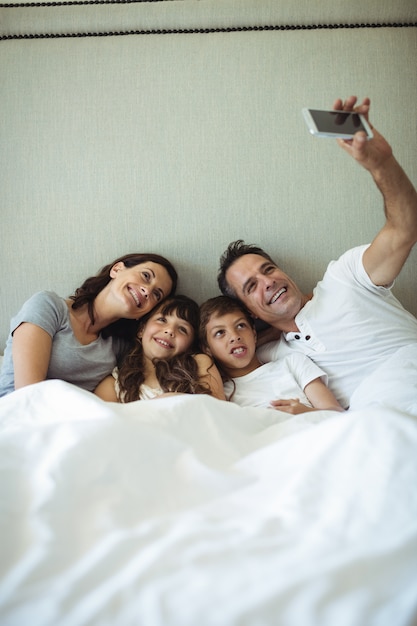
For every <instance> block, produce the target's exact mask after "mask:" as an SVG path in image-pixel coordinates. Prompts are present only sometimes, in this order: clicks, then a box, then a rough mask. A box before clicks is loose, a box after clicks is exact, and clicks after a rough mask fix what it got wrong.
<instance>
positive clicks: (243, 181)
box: [0, 0, 417, 351]
mask: <svg viewBox="0 0 417 626" xmlns="http://www.w3.org/2000/svg"><path fill="white" fill-rule="evenodd" d="M0 37H1V41H0V72H1V76H0V80H1V89H0V98H1V102H0V110H1V116H0V119H1V127H2V133H1V147H0V152H1V170H2V174H3V178H2V184H1V185H0V206H1V251H0V254H1V260H2V270H3V274H2V278H1V298H0V351H1V350H2V348H3V346H4V342H5V339H6V336H7V332H8V324H9V318H10V317H11V315H12V314H14V313H15V312H16V311H17V309H18V308H19V307H20V305H21V304H22V303H23V301H24V300H25V299H26V298H27V297H28V296H30V295H31V294H32V293H33V292H35V291H37V290H39V289H45V288H47V289H52V290H55V291H57V292H58V293H60V294H61V295H64V296H65V295H68V294H70V293H72V292H73V290H74V289H75V288H76V287H77V286H78V285H79V284H80V282H81V281H82V280H83V279H84V278H85V277H87V276H89V275H91V274H94V273H95V272H96V271H97V270H98V269H99V268H100V267H101V266H103V265H104V264H105V263H107V262H109V261H111V260H112V259H113V258H115V257H117V256H118V255H121V254H124V253H125V252H131V251H136V250H137V251H155V252H158V253H160V254H164V255H165V256H167V257H169V258H170V259H171V260H172V261H173V262H174V263H175V264H176V266H177V268H178V270H179V273H180V290H181V291H182V292H185V293H187V294H189V295H191V296H193V297H194V298H196V299H197V300H198V301H202V300H203V299H205V298H207V297H209V296H211V295H215V294H216V293H217V285H216V271H217V267H218V259H219V256H220V254H221V253H222V252H223V250H224V248H225V247H226V246H227V244H228V243H229V242H230V241H232V240H234V239H238V238H242V239H245V240H246V241H247V242H253V243H258V244H260V245H262V246H263V247H264V248H265V249H267V250H268V251H269V252H270V253H271V254H273V255H275V257H276V258H277V261H278V262H279V263H280V264H281V265H282V267H283V268H284V269H285V270H286V271H287V273H289V274H291V275H292V276H293V277H294V278H295V279H296V280H297V282H298V283H299V285H300V286H301V287H302V288H303V289H305V290H309V289H310V288H311V287H312V286H313V285H314V284H315V282H316V281H317V279H319V278H320V276H321V275H322V273H323V271H324V269H325V267H326V265H327V263H328V261H329V260H330V259H332V258H335V257H337V256H338V255H339V254H340V253H342V252H343V251H344V250H345V249H347V248H349V247H352V246H354V245H357V244H360V243H364V242H367V241H369V240H371V239H372V237H373V236H374V234H375V233H376V232H377V231H378V230H379V228H380V227H381V225H382V223H383V208H382V201H381V197H380V195H379V193H378V191H377V190H376V188H375V186H374V184H373V183H372V181H371V180H370V178H369V177H368V175H367V174H366V173H365V172H364V171H362V170H361V168H360V167H359V166H358V165H357V164H356V163H354V162H353V161H351V160H350V158H349V157H348V156H347V155H346V154H345V153H344V152H343V151H342V150H340V149H339V148H338V146H337V145H336V144H335V142H334V141H331V140H327V139H317V138H314V137H312V136H311V135H310V134H309V133H308V131H307V128H306V126H305V124H304V121H303V119H302V115H301V109H302V107H304V106H315V107H323V108H329V107H330V106H331V105H332V103H333V100H334V99H335V98H336V97H339V96H340V97H344V96H347V95H350V94H356V95H357V96H358V97H360V98H362V97H363V96H366V95H368V96H370V98H371V100H372V121H373V122H374V124H375V126H377V128H379V129H380V130H381V131H382V132H383V134H385V135H386V136H387V138H389V140H390V142H391V144H392V146H393V148H394V151H395V154H396V156H397V158H398V160H399V161H400V162H401V164H402V165H403V167H404V169H405V170H406V171H407V173H408V175H409V176H410V178H411V179H412V180H413V181H414V183H417V159H416V147H417V124H416V114H415V107H416V102H417V72H416V67H417V63H416V61H417V4H416V2H415V0H402V1H397V2H395V3H393V2H391V1H389V0H370V1H368V2H363V0H350V1H349V2H347V1H346V0H320V2H311V0H279V1H274V0H200V1H198V0H180V1H157V2H130V1H127V2H119V1H115V2H107V1H103V2H100V0H98V1H95V2H89V1H85V2H77V1H72V2H53V3H52V2H42V3H40V2H33V3H25V4H23V3H15V2H11V3H7V4H4V3H3V4H1V5H0ZM416 262H417V250H414V252H413V254H412V255H411V257H410V259H409V260H408V262H407V265H406V267H405V268H404V270H403V272H402V274H401V276H400V278H399V279H398V280H397V284H396V286H395V292H396V294H397V295H398V296H399V298H400V299H401V300H402V302H403V303H404V304H405V305H406V307H407V308H409V309H410V310H412V311H413V313H414V314H417V289H416V278H415V276H416Z"/></svg>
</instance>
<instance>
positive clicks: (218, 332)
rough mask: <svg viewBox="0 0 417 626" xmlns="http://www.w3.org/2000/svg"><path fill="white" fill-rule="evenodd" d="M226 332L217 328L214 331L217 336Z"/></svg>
mask: <svg viewBox="0 0 417 626" xmlns="http://www.w3.org/2000/svg"><path fill="white" fill-rule="evenodd" d="M223 334H224V330H216V332H215V333H214V336H215V337H221V336H222V335H223Z"/></svg>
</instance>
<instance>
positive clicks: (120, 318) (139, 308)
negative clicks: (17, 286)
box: [0, 254, 177, 396]
mask: <svg viewBox="0 0 417 626" xmlns="http://www.w3.org/2000/svg"><path fill="white" fill-rule="evenodd" d="M176 286H177V273H176V271H175V268H174V267H173V266H172V264H171V263H170V262H169V261H168V260H167V259H165V258H164V257H161V256H159V255H157V254H127V255H125V256H122V257H120V258H118V259H116V260H115V261H114V262H113V263H110V264H109V265H106V266H105V267H103V269H102V270H101V271H100V272H99V273H98V274H97V275H96V276H93V277H91V278H87V280H86V281H85V282H84V283H83V285H82V286H81V287H79V288H78V289H76V291H75V294H74V295H73V296H70V298H68V299H65V298H61V297H60V296H58V295H57V294H55V293H53V292H48V291H42V292H39V293H37V294H35V295H34V296H32V298H30V299H29V300H27V302H25V304H24V305H23V307H22V309H21V310H20V312H19V313H18V314H17V315H16V316H15V317H14V318H13V319H12V321H11V325H10V335H9V338H8V340H7V344H6V349H5V352H4V359H3V367H2V372H1V376H0V396H4V395H6V394H8V393H10V392H12V391H14V390H15V389H19V388H20V387H24V386H26V385H30V384H33V383H37V382H40V381H42V380H46V379H50V378H58V379H61V380H65V381H67V382H69V383H72V384H74V385H77V386H79V387H82V388H83V389H87V390H88V391H93V390H94V389H95V388H96V386H97V385H98V383H99V382H100V381H101V380H102V379H103V378H104V377H105V376H106V375H108V374H109V373H110V372H111V371H112V370H113V368H114V366H115V365H116V363H117V361H118V359H119V358H120V357H121V356H122V354H123V352H124V351H125V350H126V348H127V347H129V342H131V341H132V340H133V338H134V335H135V331H136V327H137V324H136V322H135V320H138V319H140V318H141V317H143V316H144V315H145V314H147V313H149V311H151V310H152V309H153V308H154V307H155V306H156V305H157V304H159V302H161V301H162V300H163V299H164V298H166V297H167V296H169V295H170V294H172V293H174V292H175V289H176Z"/></svg>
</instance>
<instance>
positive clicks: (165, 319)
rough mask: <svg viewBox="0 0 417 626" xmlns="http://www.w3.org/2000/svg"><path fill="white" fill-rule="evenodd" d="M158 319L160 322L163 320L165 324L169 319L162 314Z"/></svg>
mask: <svg viewBox="0 0 417 626" xmlns="http://www.w3.org/2000/svg"><path fill="white" fill-rule="evenodd" d="M157 321H158V322H162V323H163V324H165V323H166V321H167V318H166V317H163V316H162V315H161V316H159V317H158V318H157Z"/></svg>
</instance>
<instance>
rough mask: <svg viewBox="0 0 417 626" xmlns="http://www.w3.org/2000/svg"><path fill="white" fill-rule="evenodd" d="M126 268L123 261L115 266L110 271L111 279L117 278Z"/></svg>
mask: <svg viewBox="0 0 417 626" xmlns="http://www.w3.org/2000/svg"><path fill="white" fill-rule="evenodd" d="M125 268H126V266H125V264H124V263H123V261H118V262H117V263H115V264H114V265H113V267H112V268H111V270H110V278H115V277H116V275H117V273H118V272H120V270H124V269H125Z"/></svg>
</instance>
